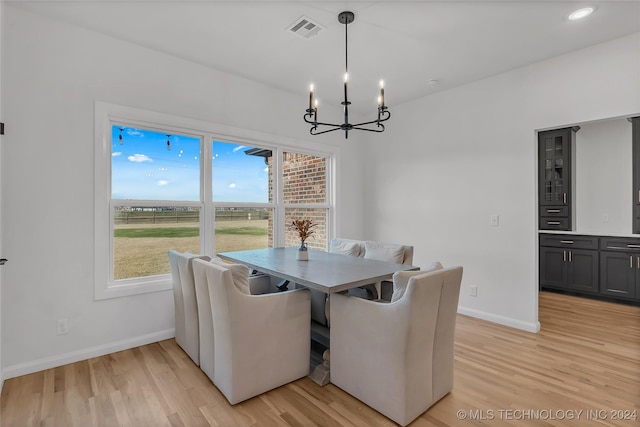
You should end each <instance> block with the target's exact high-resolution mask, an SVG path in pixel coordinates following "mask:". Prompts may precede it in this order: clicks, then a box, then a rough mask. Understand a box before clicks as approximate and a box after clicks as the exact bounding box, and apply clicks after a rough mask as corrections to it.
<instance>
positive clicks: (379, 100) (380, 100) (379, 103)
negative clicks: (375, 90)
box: [378, 96, 382, 107]
mask: <svg viewBox="0 0 640 427" xmlns="http://www.w3.org/2000/svg"><path fill="white" fill-rule="evenodd" d="M380 106H382V97H381V96H378V107H380Z"/></svg>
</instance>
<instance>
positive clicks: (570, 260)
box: [569, 251, 573, 262]
mask: <svg viewBox="0 0 640 427" xmlns="http://www.w3.org/2000/svg"><path fill="white" fill-rule="evenodd" d="M569 262H573V260H572V259H571V251H569Z"/></svg>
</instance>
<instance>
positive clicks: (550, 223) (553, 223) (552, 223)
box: [547, 221, 560, 225]
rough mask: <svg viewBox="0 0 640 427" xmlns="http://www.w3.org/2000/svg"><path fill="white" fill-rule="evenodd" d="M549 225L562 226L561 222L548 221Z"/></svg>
mask: <svg viewBox="0 0 640 427" xmlns="http://www.w3.org/2000/svg"><path fill="white" fill-rule="evenodd" d="M547 225H560V221H547Z"/></svg>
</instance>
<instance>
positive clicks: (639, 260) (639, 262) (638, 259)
mask: <svg viewBox="0 0 640 427" xmlns="http://www.w3.org/2000/svg"><path fill="white" fill-rule="evenodd" d="M636 260H637V261H638V268H639V269H640V256H639V257H636Z"/></svg>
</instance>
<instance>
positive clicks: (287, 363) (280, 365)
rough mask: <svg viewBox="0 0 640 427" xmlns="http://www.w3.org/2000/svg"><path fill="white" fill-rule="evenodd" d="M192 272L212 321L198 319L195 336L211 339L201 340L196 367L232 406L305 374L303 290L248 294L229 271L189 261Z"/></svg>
mask: <svg viewBox="0 0 640 427" xmlns="http://www.w3.org/2000/svg"><path fill="white" fill-rule="evenodd" d="M193 271H194V277H195V281H196V289H197V290H198V301H199V302H200V306H202V305H204V298H205V297H206V298H207V299H208V300H209V311H208V312H205V314H207V315H210V316H211V317H210V318H209V319H206V320H204V319H203V317H200V321H201V324H200V331H201V332H202V331H206V333H208V334H210V336H209V337H206V339H205V338H204V337H202V335H201V343H202V344H201V352H200V366H201V368H202V370H203V371H204V372H205V374H207V376H208V377H209V378H210V379H211V381H212V382H213V383H214V384H215V385H216V387H217V388H218V389H219V390H220V391H221V392H222V394H224V396H225V397H226V398H227V400H228V401H229V402H230V403H231V404H236V403H239V402H242V401H244V400H246V399H249V398H251V397H254V396H257V395H259V394H261V393H264V392H267V391H269V390H271V389H274V388H276V387H279V386H281V385H284V384H287V383H289V382H291V381H294V380H297V379H298V378H301V377H304V376H305V375H307V374H308V373H309V360H310V330H309V323H310V321H311V300H310V296H309V291H308V290H306V289H295V290H291V291H286V292H280V293H272V294H263V295H250V294H249V293H248V292H247V291H246V289H244V287H243V286H241V285H240V284H239V283H238V280H236V279H234V274H233V272H232V271H231V270H230V269H229V268H228V266H225V265H223V264H216V263H212V262H206V261H203V260H194V262H193ZM246 275H248V269H247V272H246ZM237 276H238V275H237V274H236V277H237ZM205 288H206V291H207V293H206V295H204V294H203V293H204V289H205ZM203 311H204V310H203ZM205 321H206V322H208V323H209V324H207V325H206V326H205V325H203V324H202V322H205ZM203 340H204V341H206V342H207V345H206V346H205V345H204V341H203ZM203 349H204V350H205V351H204V352H203V351H202V350H203Z"/></svg>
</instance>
